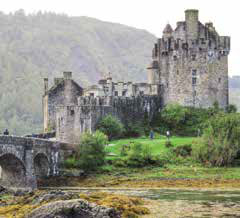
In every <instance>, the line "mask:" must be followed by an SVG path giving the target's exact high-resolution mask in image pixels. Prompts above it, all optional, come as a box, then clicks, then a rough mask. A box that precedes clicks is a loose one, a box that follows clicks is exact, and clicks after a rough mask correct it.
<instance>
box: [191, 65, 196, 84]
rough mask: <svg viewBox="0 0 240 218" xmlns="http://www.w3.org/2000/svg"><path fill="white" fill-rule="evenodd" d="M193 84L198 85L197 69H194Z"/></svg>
mask: <svg viewBox="0 0 240 218" xmlns="http://www.w3.org/2000/svg"><path fill="white" fill-rule="evenodd" d="M192 85H193V86H196V85H197V70H195V69H194V70H192Z"/></svg>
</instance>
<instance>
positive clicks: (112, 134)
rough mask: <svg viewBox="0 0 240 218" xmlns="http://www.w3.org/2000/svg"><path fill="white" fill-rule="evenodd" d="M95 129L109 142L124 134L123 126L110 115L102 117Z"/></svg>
mask: <svg viewBox="0 0 240 218" xmlns="http://www.w3.org/2000/svg"><path fill="white" fill-rule="evenodd" d="M97 129H98V130H99V131H101V132H103V133H104V134H106V135H107V136H108V138H109V140H112V139H117V138H119V137H121V136H122V134H123V132H124V127H123V124H122V123H121V122H120V121H119V120H118V119H116V118H115V117H113V116H111V115H107V116H105V117H103V118H102V119H101V120H100V122H99V123H98V124H97Z"/></svg>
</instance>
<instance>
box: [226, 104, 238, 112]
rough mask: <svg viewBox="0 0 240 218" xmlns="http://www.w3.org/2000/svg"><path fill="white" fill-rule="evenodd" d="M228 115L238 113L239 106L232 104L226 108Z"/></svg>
mask: <svg viewBox="0 0 240 218" xmlns="http://www.w3.org/2000/svg"><path fill="white" fill-rule="evenodd" d="M226 112H227V113H236V112H237V106H236V105H234V104H230V105H228V106H227V108H226Z"/></svg>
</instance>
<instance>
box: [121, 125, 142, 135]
mask: <svg viewBox="0 0 240 218" xmlns="http://www.w3.org/2000/svg"><path fill="white" fill-rule="evenodd" d="M144 134H145V129H144V127H143V125H142V124H141V123H135V124H133V123H128V124H127V125H126V126H125V132H124V137H127V138H130V137H133V138H136V137H140V136H142V135H144Z"/></svg>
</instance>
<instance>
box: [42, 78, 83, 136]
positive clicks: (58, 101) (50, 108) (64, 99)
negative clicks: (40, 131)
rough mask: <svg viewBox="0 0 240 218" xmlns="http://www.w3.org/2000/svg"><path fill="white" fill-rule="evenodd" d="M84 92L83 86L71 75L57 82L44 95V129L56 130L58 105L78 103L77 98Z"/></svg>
mask: <svg viewBox="0 0 240 218" xmlns="http://www.w3.org/2000/svg"><path fill="white" fill-rule="evenodd" d="M82 94H83V90H82V88H81V87H79V86H78V85H77V84H76V83H75V82H74V81H73V80H72V79H71V77H70V78H69V77H66V78H64V79H62V80H61V82H59V83H56V84H55V86H53V87H52V88H51V89H50V90H49V91H48V92H47V94H46V95H44V96H43V111H44V131H45V132H47V131H49V130H55V127H56V107H57V106H60V105H71V104H72V105H74V104H77V98H78V96H80V95H82Z"/></svg>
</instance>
